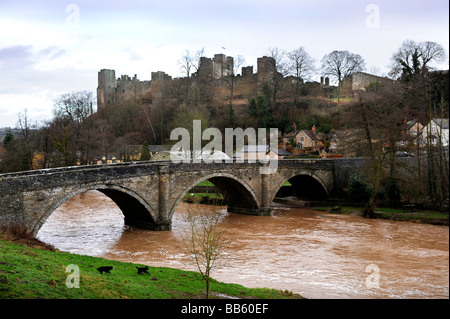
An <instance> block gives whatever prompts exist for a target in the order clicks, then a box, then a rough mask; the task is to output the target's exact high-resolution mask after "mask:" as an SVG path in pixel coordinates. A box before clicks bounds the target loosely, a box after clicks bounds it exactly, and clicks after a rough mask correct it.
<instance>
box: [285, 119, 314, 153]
mask: <svg viewBox="0 0 450 319" xmlns="http://www.w3.org/2000/svg"><path fill="white" fill-rule="evenodd" d="M319 137H320V136H318V135H317V133H316V126H315V125H313V127H312V128H311V130H299V131H297V130H296V127H295V125H294V131H292V132H290V133H288V134H286V135H284V136H283V146H284V148H285V149H286V146H287V145H289V144H290V143H292V142H293V144H294V145H295V148H297V149H309V150H315V149H316V148H319V147H322V146H323V144H322V143H321V141H320V139H319Z"/></svg>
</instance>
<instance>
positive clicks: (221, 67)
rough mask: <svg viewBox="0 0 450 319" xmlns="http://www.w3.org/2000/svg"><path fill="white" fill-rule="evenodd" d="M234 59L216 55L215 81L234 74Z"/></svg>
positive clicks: (214, 61)
mask: <svg viewBox="0 0 450 319" xmlns="http://www.w3.org/2000/svg"><path fill="white" fill-rule="evenodd" d="M233 67H234V59H233V57H230V56H225V54H215V55H214V58H213V75H214V78H215V79H220V78H222V77H224V76H228V75H231V74H232V73H233Z"/></svg>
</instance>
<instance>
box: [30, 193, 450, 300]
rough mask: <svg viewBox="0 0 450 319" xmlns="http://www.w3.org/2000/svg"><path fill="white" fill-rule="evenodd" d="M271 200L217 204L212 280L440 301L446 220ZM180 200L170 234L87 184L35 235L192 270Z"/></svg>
mask: <svg viewBox="0 0 450 319" xmlns="http://www.w3.org/2000/svg"><path fill="white" fill-rule="evenodd" d="M273 205H274V207H273V212H274V213H273V216H267V217H260V216H250V215H239V214H232V213H230V214H228V213H226V209H225V208H222V211H223V212H224V218H223V219H222V222H221V224H220V225H221V227H226V229H227V231H228V232H229V233H230V234H232V238H233V241H232V245H231V248H230V249H229V250H228V252H227V256H226V258H225V259H223V264H221V266H220V267H218V268H217V269H215V270H214V271H213V273H212V276H213V277H214V278H215V279H217V280H219V281H223V282H230V283H238V284H241V285H244V286H247V287H267V288H276V289H281V290H289V291H292V292H294V293H298V294H300V295H302V296H304V297H306V298H313V299H318V298H323V299H342V298H347V299H356V298H358V299H366V298H370V299H395V298H413V299H418V298H420V299H422V298H449V227H448V226H436V225H426V224H416V223H409V222H398V221H397V222H394V221H388V220H378V219H377V220H374V219H365V218H362V217H359V216H353V215H335V214H329V213H324V212H319V211H315V210H312V209H305V208H296V207H283V206H282V205H280V204H273ZM189 207H190V208H192V207H193V206H192V204H184V203H181V204H180V205H179V206H178V207H177V210H176V212H175V214H174V217H173V222H172V231H168V232H155V231H149V230H142V229H138V228H135V227H128V226H125V225H124V222H123V214H122V212H121V211H120V210H119V208H118V207H117V206H116V205H115V204H114V202H112V201H111V200H110V199H109V198H107V197H106V196H104V195H103V194H101V193H99V192H97V191H89V192H87V193H83V194H80V195H78V196H75V197H74V198H72V199H71V200H69V201H67V202H66V203H64V204H63V205H62V206H60V207H59V208H58V209H57V210H56V211H55V212H54V213H53V214H52V215H51V216H50V217H49V218H48V219H47V221H46V222H45V224H44V225H43V227H42V228H41V230H40V231H39V233H38V238H39V239H40V240H42V241H44V242H46V243H49V244H52V245H53V246H55V247H56V248H58V249H59V250H62V251H68V252H72V253H77V254H83V255H91V256H97V257H104V258H108V259H113V260H119V261H126V262H134V263H140V264H146V265H149V266H167V267H173V268H179V269H185V270H195V268H194V267H193V266H192V263H191V261H190V259H189V258H188V257H187V256H186V254H185V253H184V251H183V249H182V248H181V246H182V245H181V237H182V234H183V233H185V232H186V231H187V229H188V227H189V223H188V222H187V221H186V218H185V217H186V215H187V213H186V211H187V209H189ZM210 208H211V207H210V206H199V209H201V210H203V211H208V210H209V209H210Z"/></svg>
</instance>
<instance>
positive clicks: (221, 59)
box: [97, 54, 385, 110]
mask: <svg viewBox="0 0 450 319" xmlns="http://www.w3.org/2000/svg"><path fill="white" fill-rule="evenodd" d="M380 79H383V80H385V78H381V77H377V76H374V75H371V74H367V73H362V72H357V73H355V74H352V75H351V76H348V77H347V78H346V79H345V81H343V82H344V87H345V90H343V92H342V93H344V92H345V95H346V96H349V95H353V94H354V92H355V91H357V90H364V88H365V86H367V85H368V84H370V83H371V82H375V81H378V80H380ZM187 80H193V81H187ZM275 81H276V82H277V83H274V82H275ZM298 81H300V83H303V80H302V79H297V78H295V77H293V76H286V77H283V75H282V74H281V73H279V72H277V70H276V64H275V59H274V58H272V57H267V56H263V57H260V58H258V59H257V73H254V70H253V66H245V67H242V69H241V74H236V70H235V66H234V59H233V57H230V56H225V55H224V54H215V55H214V57H213V58H207V57H201V58H200V62H199V66H198V69H197V72H195V73H193V74H192V75H191V77H190V78H186V77H185V78H174V79H173V78H172V77H171V76H170V75H168V74H166V73H165V72H163V71H157V72H152V73H151V80H150V81H141V80H138V78H137V75H134V77H133V78H131V77H129V76H127V75H121V76H120V77H119V78H116V75H115V71H114V70H110V69H102V70H100V71H99V72H98V87H97V108H98V109H99V110H100V109H102V108H104V107H107V106H109V105H113V104H115V103H121V102H124V101H125V100H128V99H138V98H140V97H143V96H146V95H147V96H149V97H150V98H152V97H156V96H158V95H161V94H163V91H164V89H166V88H167V87H169V86H170V85H175V86H176V84H184V85H186V83H189V84H188V85H193V84H192V83H195V85H196V86H197V87H198V88H200V87H202V88H203V91H204V92H207V93H203V98H205V97H206V99H212V98H214V97H215V98H225V99H230V98H231V99H235V100H236V99H237V100H239V99H240V100H242V101H244V103H247V102H248V99H249V98H251V97H254V96H256V95H257V94H258V93H259V92H261V89H262V87H263V85H265V84H268V83H269V85H272V86H273V85H278V86H280V87H283V86H284V87H287V86H289V85H290V86H292V84H295V83H298ZM305 84H306V85H307V86H308V88H309V89H310V91H313V92H314V94H320V95H324V96H326V97H329V98H330V97H333V94H334V90H335V87H334V86H331V85H330V81H329V78H323V77H321V78H320V83H319V82H307V83H305ZM178 86H180V85H178ZM205 88H207V89H205ZM279 98H283V96H279Z"/></svg>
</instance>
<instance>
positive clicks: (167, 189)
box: [0, 159, 362, 235]
mask: <svg viewBox="0 0 450 319" xmlns="http://www.w3.org/2000/svg"><path fill="white" fill-rule="evenodd" d="M262 165H263V164H261V163H259V162H257V163H208V164H207V163H196V164H194V163H172V162H170V161H148V162H138V163H135V164H129V163H124V164H112V165H95V166H79V167H68V168H56V169H44V170H36V171H27V172H19V173H11V174H2V175H0V226H1V227H2V228H6V227H8V226H11V225H14V224H21V225H25V226H27V227H28V229H30V230H32V232H33V233H34V234H35V235H37V233H38V231H39V229H40V228H41V226H42V225H43V224H44V223H45V221H46V220H47V218H48V217H49V216H50V215H51V214H52V213H53V211H55V209H56V208H58V207H59V206H60V205H61V204H63V203H64V202H66V201H67V200H69V199H70V198H72V197H74V196H76V195H77V194H80V193H83V192H86V191H89V190H98V191H100V192H102V193H103V194H105V195H106V196H108V197H109V198H111V199H112V200H113V201H114V202H115V203H116V204H117V206H118V207H119V208H120V209H121V210H122V212H123V214H124V218H125V224H126V225H131V226H137V227H141V228H147V229H153V230H170V229H171V221H172V216H173V214H174V211H175V209H176V207H177V205H178V203H179V202H180V201H181V200H182V199H183V197H184V196H185V195H186V193H187V192H189V190H191V189H192V188H193V187H194V186H196V185H197V184H198V183H200V182H202V181H205V180H209V181H210V182H212V183H213V184H214V185H215V186H216V188H217V189H219V190H220V192H221V193H222V194H223V195H224V197H225V200H226V203H227V209H228V211H229V212H235V213H243V214H254V215H270V213H271V209H270V205H271V203H272V201H273V200H274V198H275V195H276V194H277V192H278V191H279V189H280V188H281V186H282V185H283V184H284V183H285V182H286V181H289V182H290V183H291V184H292V185H293V187H294V189H295V192H296V194H297V195H298V196H301V197H303V198H308V199H324V198H326V197H327V196H329V195H330V194H332V193H333V192H338V191H339V190H341V189H342V188H343V186H344V185H346V183H347V179H348V177H349V176H350V174H351V173H352V171H353V170H354V169H355V168H356V167H360V166H361V165H362V160H361V159H317V160H316V159H313V160H279V161H278V167H277V169H276V171H274V172H272V173H262V171H261V170H260V168H261V166H262Z"/></svg>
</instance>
